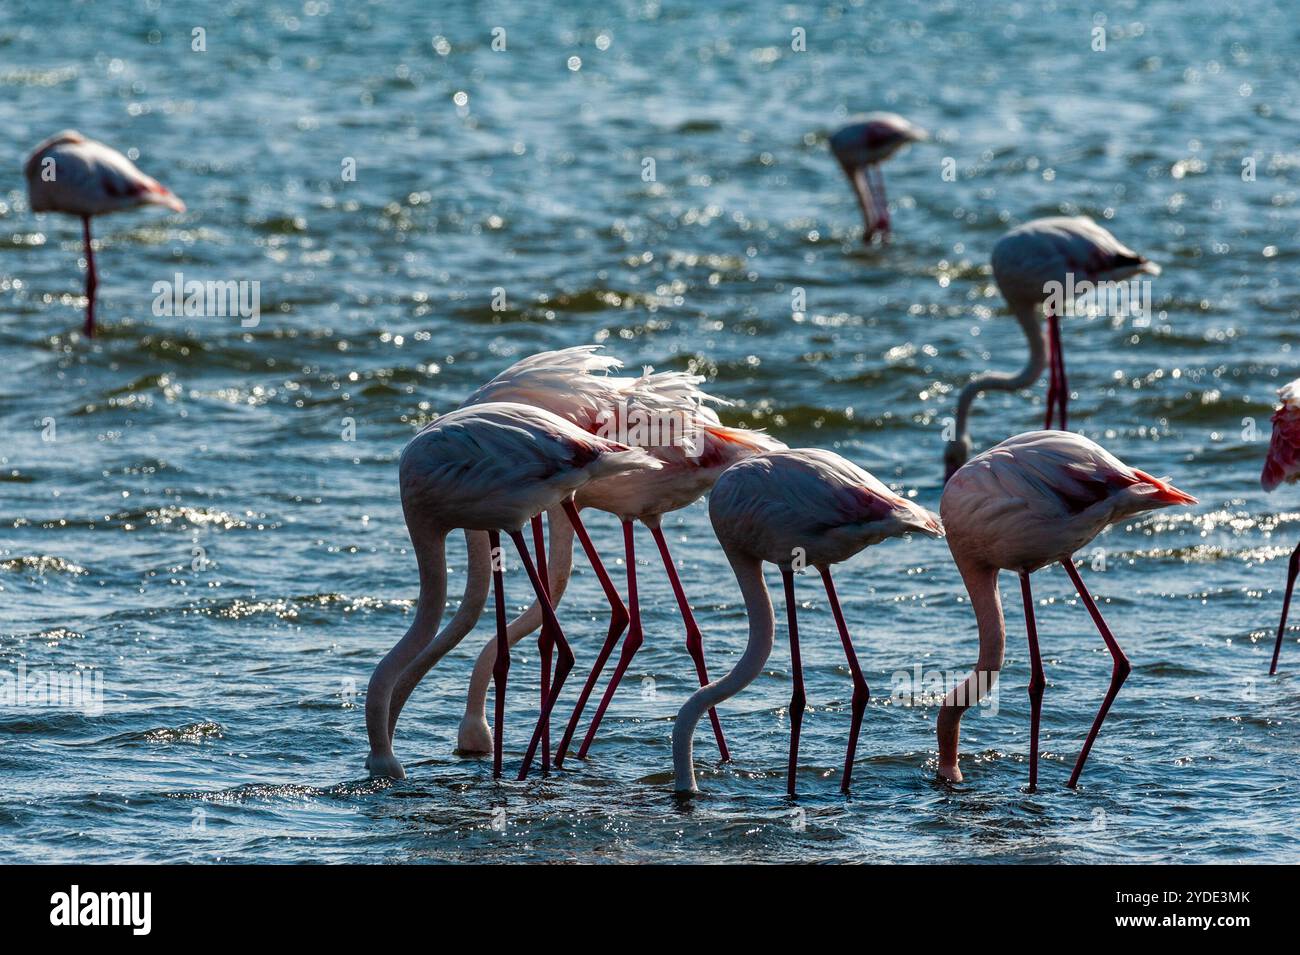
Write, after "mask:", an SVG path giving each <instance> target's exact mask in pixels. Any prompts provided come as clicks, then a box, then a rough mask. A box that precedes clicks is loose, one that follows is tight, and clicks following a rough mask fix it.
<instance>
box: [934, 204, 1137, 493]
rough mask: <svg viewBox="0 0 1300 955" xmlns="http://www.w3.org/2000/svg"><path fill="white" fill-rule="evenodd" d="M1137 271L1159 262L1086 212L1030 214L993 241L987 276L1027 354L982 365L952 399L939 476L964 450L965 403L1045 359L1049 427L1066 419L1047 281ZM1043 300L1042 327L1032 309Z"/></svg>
mask: <svg viewBox="0 0 1300 955" xmlns="http://www.w3.org/2000/svg"><path fill="white" fill-rule="evenodd" d="M1140 273H1146V274H1148V275H1159V274H1160V266H1158V265H1156V264H1155V263H1154V262H1152V261H1150V260H1149V259H1147V258H1145V257H1144V256H1141V255H1138V254H1137V253H1136V252H1134V251H1133V250H1132V249H1130V248H1129V247H1128V246H1126V245H1124V244H1123V243H1121V242H1120V241H1119V240H1118V239H1116V238H1115V237H1114V236H1113V235H1111V234H1110V233H1109V232H1107V231H1106V230H1105V229H1103V228H1102V227H1101V226H1099V225H1097V223H1095V222H1093V221H1092V219H1090V218H1088V217H1087V216H1074V217H1066V216H1057V217H1052V218H1047V219H1034V220H1032V221H1030V222H1026V223H1025V224H1024V225H1021V226H1017V227H1016V228H1014V229H1012V230H1011V231H1010V232H1008V233H1006V234H1005V235H1004V236H1002V238H1000V239H998V241H997V244H996V245H994V246H993V279H994V281H995V282H996V283H997V286H998V289H999V291H1001V292H1002V297H1003V298H1005V299H1006V300H1007V305H1008V306H1009V307H1010V308H1011V312H1012V314H1013V315H1014V316H1015V318H1016V321H1018V322H1019V323H1020V327H1021V329H1022V330H1023V331H1024V333H1025V340H1026V341H1027V342H1028V343H1029V361H1028V362H1027V363H1026V365H1025V367H1024V368H1023V369H1021V370H1020V371H1019V372H1017V373H1016V374H1007V373H1005V372H989V373H986V374H984V375H980V376H979V377H977V378H975V379H974V380H972V381H971V382H969V383H968V384H967V385H966V386H965V387H964V388H962V390H961V394H960V396H959V398H958V399H957V422H956V436H955V438H954V439H953V440H952V441H950V442H949V443H948V445H947V447H946V448H945V449H944V478H945V480H946V479H947V478H948V477H949V476H951V475H952V473H953V472H954V471H956V470H957V469H958V468H959V467H961V466H962V465H963V464H964V463H965V462H966V459H967V458H969V457H970V455H971V439H970V435H969V433H968V427H969V418H970V407H971V403H972V402H973V401H974V400H975V397H976V396H977V395H979V394H981V393H983V392H985V391H1018V390H1019V389H1021V388H1028V387H1029V386H1030V385H1032V384H1033V383H1034V382H1036V381H1037V380H1038V376H1039V375H1041V374H1042V373H1043V366H1044V365H1045V364H1047V365H1049V383H1048V388H1047V419H1046V421H1045V422H1044V424H1043V427H1044V428H1051V427H1052V420H1053V417H1054V416H1055V415H1054V412H1055V411H1056V410H1057V409H1059V413H1060V414H1059V416H1060V427H1061V430H1063V431H1064V430H1065V429H1066V428H1067V427H1068V422H1067V417H1066V406H1067V404H1068V403H1069V398H1070V386H1069V382H1068V380H1067V379H1066V376H1065V352H1064V349H1063V348H1062V345H1061V331H1060V326H1059V316H1058V315H1057V314H1056V313H1055V311H1053V310H1052V309H1050V308H1049V307H1048V306H1047V303H1046V300H1047V299H1048V298H1049V292H1048V288H1049V287H1050V286H1051V285H1052V284H1053V283H1058V284H1059V285H1060V286H1061V287H1067V286H1070V287H1072V283H1075V282H1084V281H1087V282H1092V283H1097V282H1119V281H1123V280H1124V279H1128V278H1131V277H1133V276H1134V275H1138V274H1140ZM1040 304H1042V305H1043V306H1044V311H1045V312H1046V314H1047V331H1046V333H1044V331H1043V326H1042V324H1041V323H1040V322H1039V321H1038V317H1037V315H1036V314H1035V310H1036V309H1037V307H1038V306H1039V305H1040Z"/></svg>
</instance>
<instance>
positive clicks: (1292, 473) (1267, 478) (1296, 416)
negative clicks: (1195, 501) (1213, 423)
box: [1259, 378, 1300, 676]
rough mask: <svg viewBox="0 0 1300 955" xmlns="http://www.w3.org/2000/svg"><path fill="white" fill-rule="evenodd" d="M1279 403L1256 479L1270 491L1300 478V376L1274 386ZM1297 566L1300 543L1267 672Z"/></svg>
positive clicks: (1271, 671) (1299, 566)
mask: <svg viewBox="0 0 1300 955" xmlns="http://www.w3.org/2000/svg"><path fill="white" fill-rule="evenodd" d="M1277 396H1278V397H1279V398H1280V399H1281V400H1282V407H1280V408H1278V409H1277V411H1275V412H1274V413H1273V439H1272V440H1271V441H1270V442H1269V445H1268V458H1267V459H1266V460H1265V461H1264V473H1263V474H1262V475H1260V478H1259V483H1260V484H1262V485H1263V486H1264V490H1266V491H1272V490H1273V489H1274V488H1275V487H1277V486H1278V485H1279V484H1281V483H1282V482H1283V481H1286V482H1288V483H1290V482H1293V481H1295V480H1296V479H1297V478H1300V378H1297V379H1296V380H1295V381H1293V382H1291V383H1290V384H1288V385H1283V386H1282V387H1281V388H1279V389H1278V390H1277ZM1298 570H1300V544H1297V545H1296V548H1295V550H1293V551H1292V552H1291V562H1290V565H1289V566H1288V567H1287V572H1286V596H1285V597H1283V598H1282V620H1281V622H1280V623H1279V624H1278V625H1277V643H1276V644H1274V646H1273V662H1272V663H1271V664H1270V665H1269V668H1268V675H1269V676H1273V674H1275V673H1277V660H1278V657H1279V656H1280V655H1281V653H1282V636H1283V634H1285V633H1286V615H1287V611H1288V610H1290V609H1291V591H1292V590H1293V589H1294V588H1295V578H1296V571H1298Z"/></svg>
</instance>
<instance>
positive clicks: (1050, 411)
mask: <svg viewBox="0 0 1300 955" xmlns="http://www.w3.org/2000/svg"><path fill="white" fill-rule="evenodd" d="M1059 396H1060V385H1059V384H1058V383H1057V377H1056V338H1055V336H1054V335H1052V314H1051V313H1050V312H1049V313H1048V315H1047V413H1046V416H1045V417H1044V418H1043V430H1044V431H1051V430H1052V419H1053V418H1054V417H1056V405H1057V399H1058V397H1059Z"/></svg>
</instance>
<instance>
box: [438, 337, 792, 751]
mask: <svg viewBox="0 0 1300 955" xmlns="http://www.w3.org/2000/svg"><path fill="white" fill-rule="evenodd" d="M595 350H596V349H595V346H578V347H577V348H569V349H563V350H561V351H558V352H547V353H543V354H540V355H535V356H532V357H531V358H528V359H525V360H524V361H522V362H519V363H518V364H516V365H514V366H512V367H511V368H508V369H506V371H504V372H502V373H501V374H500V375H499V376H497V378H495V379H493V381H491V382H489V383H488V384H487V385H484V386H483V388H481V389H480V390H479V392H477V393H476V394H475V395H474V396H471V398H470V399H469V402H473V401H475V400H478V399H479V398H481V397H484V396H486V397H489V398H492V399H494V400H495V399H499V398H501V397H503V396H506V397H508V398H509V400H512V401H521V402H528V403H533V404H536V405H538V406H540V407H544V408H546V409H547V410H550V411H553V412H555V413H556V414H559V415H561V417H567V418H569V419H570V420H573V421H574V422H575V423H576V424H578V425H579V426H580V427H584V428H589V429H591V430H594V431H595V432H597V433H600V434H613V435H617V436H618V437H619V439H620V440H624V441H626V443H629V444H631V445H633V446H638V447H644V448H645V450H647V451H648V452H649V453H650V454H651V455H652V456H653V457H654V458H655V459H656V460H658V461H659V462H660V463H661V464H662V465H663V467H662V468H661V469H660V470H659V471H655V472H654V477H653V479H652V478H651V477H650V474H649V473H648V472H643V473H645V476H644V477H643V478H641V479H634V475H635V473H637V472H631V473H628V474H624V475H619V476H618V477H617V478H610V479H608V480H602V481H593V482H592V483H590V484H587V485H585V486H584V487H583V488H582V489H581V491H580V493H578V494H577V495H576V496H575V500H574V502H572V503H570V504H566V506H565V510H566V514H565V515H563V516H560V515H556V514H554V513H552V514H551V515H550V516H549V518H548V519H549V520H550V522H551V527H552V536H551V548H552V559H551V569H552V570H553V571H554V579H553V580H552V581H551V584H552V595H553V597H555V599H558V594H560V593H562V592H563V589H564V587H565V585H566V584H567V580H568V573H569V567H570V560H571V555H572V544H571V538H570V536H569V535H571V534H572V533H573V530H572V529H571V525H573V526H576V527H577V530H578V533H579V535H580V539H582V536H583V534H584V533H585V532H584V531H583V530H582V529H581V525H580V523H576V518H577V511H578V510H579V509H581V508H586V507H592V508H595V509H597V510H603V511H607V512H609V513H611V514H614V515H615V516H617V517H618V518H619V520H620V521H621V523H622V527H623V543H624V557H625V563H626V570H627V586H628V603H627V606H626V607H625V606H624V605H623V602H622V600H621V599H620V598H619V596H618V593H617V591H616V590H615V589H614V588H613V586H612V584H610V583H609V580H608V578H607V577H605V578H603V579H602V580H601V583H602V587H603V588H604V589H605V593H606V596H607V598H608V599H609V601H610V605H611V608H612V610H613V616H612V618H611V621H610V627H609V630H608V632H607V633H606V637H605V641H604V643H603V644H602V646H601V649H600V652H599V654H598V655H597V657H596V662H595V665H594V666H593V667H592V670H591V673H590V674H589V675H588V677H587V680H586V682H585V683H584V685H583V688H582V691H581V693H580V694H579V697H578V702H577V705H576V706H575V707H574V711H573V714H572V715H571V716H570V718H569V722H568V724H567V726H566V727H565V731H564V736H563V737H562V739H561V741H560V745H559V747H558V748H557V750H556V757H555V765H556V766H561V765H563V761H564V757H565V755H566V753H567V752H568V748H569V745H570V744H571V743H572V740H573V736H574V733H575V732H576V729H577V726H578V723H579V721H580V719H581V716H582V713H583V710H584V708H585V707H586V704H587V702H588V700H589V699H590V697H591V694H592V692H593V691H594V689H595V685H596V683H597V682H598V681H599V678H600V675H601V673H602V672H603V671H604V668H605V665H606V664H607V662H608V660H609V657H610V656H611V654H612V652H613V649H614V646H615V645H616V643H617V642H618V638H619V636H620V635H621V634H622V633H623V630H624V629H625V628H626V629H627V637H626V639H625V640H624V642H623V648H622V650H621V651H620V655H619V660H618V663H617V664H616V666H615V670H614V674H613V676H612V677H611V678H610V681H609V684H608V685H607V686H606V688H605V692H604V694H603V695H602V697H601V700H600V703H599V705H598V707H597V710H596V714H595V715H594V717H593V718H592V722H591V725H590V726H589V727H588V729H587V732H586V734H585V736H584V737H583V741H582V744H581V746H580V748H579V751H578V756H579V757H580V758H583V757H585V756H586V754H587V751H588V749H589V748H590V746H591V743H592V740H593V739H594V738H595V734H596V731H597V729H598V727H599V725H600V721H601V719H602V717H603V716H604V713H605V711H606V709H607V707H608V706H609V703H610V701H611V700H612V699H613V696H614V693H615V691H616V690H617V688H618V686H619V684H620V682H621V680H622V678H623V676H624V675H625V673H626V672H627V669H628V667H629V665H630V664H631V662H632V658H633V657H634V656H635V654H636V652H637V650H638V649H639V648H640V647H641V646H642V644H643V642H644V631H643V629H642V625H641V612H640V601H639V599H638V591H637V579H636V551H635V545H634V542H633V529H634V525H635V522H636V521H640V522H641V523H643V524H645V525H646V527H648V528H649V529H650V532H651V535H652V536H653V538H654V540H655V544H656V546H657V548H658V550H659V555H660V559H661V560H662V561H663V565H664V570H665V572H666V573H667V575H668V580H669V583H670V585H671V586H672V588H673V594H674V597H675V598H676V601H677V607H678V611H679V612H680V613H681V615H682V619H683V622H684V624H685V628H686V647H687V651H688V653H689V654H690V656H691V659H692V661H693V662H694V664H695V670H696V676H697V678H698V679H699V681H700V684H701V685H704V684H706V683H707V682H708V670H707V667H706V665H705V661H704V646H703V640H702V638H701V635H700V630H699V627H698V626H697V625H696V623H695V619H694V615H693V614H692V612H691V608H690V603H689V602H688V601H687V599H686V594H685V591H684V589H683V587H682V584H681V579H680V577H679V576H678V573H677V568H676V565H675V564H674V562H673V558H672V555H671V552H670V551H669V548H668V541H667V539H666V537H665V536H664V533H663V530H662V528H661V526H660V521H661V518H662V516H663V514H665V513H668V512H670V511H673V510H678V509H680V508H683V507H686V506H687V505H689V504H691V503H693V502H695V501H696V500H698V499H699V498H700V497H701V496H702V495H704V494H705V493H707V491H708V490H709V488H710V487H712V486H713V482H714V481H715V480H716V479H717V477H718V475H719V474H721V473H722V472H723V471H724V470H726V468H727V467H728V466H730V465H731V464H732V463H734V462H735V461H738V460H740V459H741V458H743V457H746V456H749V455H752V454H756V453H759V452H760V451H766V450H772V449H775V448H779V447H783V445H781V443H780V442H778V441H776V440H774V439H772V438H770V437H768V436H767V435H765V434H763V433H761V432H756V431H749V430H745V429H742V428H729V427H726V426H724V425H722V424H721V422H720V421H719V419H718V417H717V415H716V413H714V412H713V411H712V410H711V409H710V408H708V407H707V405H706V404H705V402H707V401H716V400H717V399H714V398H712V397H711V396H710V395H707V394H706V393H704V392H703V391H702V390H701V389H700V387H699V385H700V384H701V383H702V382H703V378H701V377H699V376H697V375H690V374H685V373H682V372H659V373H647V374H644V375H642V376H641V377H640V378H621V377H614V376H610V375H605V374H596V372H606V371H608V370H610V369H613V368H617V367H620V365H621V363H620V362H618V361H617V359H613V358H608V357H604V356H599V355H596V354H595ZM557 517H558V518H560V519H558V520H557ZM564 517H567V518H568V519H567V520H565V519H563V518H564ZM584 546H587V547H589V546H590V543H589V541H585V542H584ZM591 553H594V550H591V551H589V555H590V554H591ZM599 574H600V571H598V576H599ZM525 618H528V621H527V624H526V625H521V626H520V627H518V628H516V629H512V630H511V634H510V636H511V639H513V640H516V641H517V640H519V639H522V638H523V637H524V636H525V635H526V634H527V633H529V632H531V630H532V629H534V628H536V626H537V625H538V623H539V622H540V621H538V620H537V619H535V618H531V617H530V615H529V614H525V616H524V617H522V618H520V620H521V621H524V620H525ZM544 640H545V635H543V641H544ZM495 654H496V645H495V643H489V644H488V645H487V646H485V647H484V649H483V651H482V653H481V654H480V655H479V659H478V662H477V663H476V664H475V667H474V673H473V675H472V676H471V678H470V688H469V694H468V697H467V700H466V707H465V716H464V719H463V720H462V721H461V729H460V733H459V741H458V748H459V749H460V750H461V751H462V752H486V751H487V750H488V748H490V747H491V745H492V733H491V729H490V727H489V726H488V722H487V715H486V703H487V689H488V678H489V677H490V675H491V673H492V666H493V660H494V658H495ZM543 665H544V666H545V660H543ZM710 719H711V722H712V724H713V730H714V737H715V739H716V740H717V743H718V750H719V753H720V754H721V757H722V759H723V760H724V761H725V760H726V759H728V758H730V754H729V752H728V750H727V745H726V739H725V737H724V736H723V733H722V726H721V723H720V722H719V721H718V718H717V714H716V713H710ZM527 768H528V767H527V765H525V767H524V772H526V771H527ZM521 775H522V774H521Z"/></svg>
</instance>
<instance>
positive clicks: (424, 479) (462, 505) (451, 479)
mask: <svg viewBox="0 0 1300 955" xmlns="http://www.w3.org/2000/svg"><path fill="white" fill-rule="evenodd" d="M658 467H660V465H659V463H658V462H657V461H655V460H654V459H653V458H651V457H650V456H649V455H647V454H646V453H645V452H644V451H641V450H638V449H635V448H629V447H627V446H626V445H622V444H619V443H617V442H614V441H608V440H606V439H604V438H600V437H598V436H596V435H593V434H589V433H587V432H585V431H582V430H581V429H579V428H577V427H576V426H574V425H573V424H572V423H571V422H569V421H566V420H564V419H563V418H560V417H558V416H557V415H553V414H551V413H550V412H548V411H544V410H543V409H541V408H534V407H530V406H527V405H520V404H510V403H506V402H492V403H487V404H482V405H476V406H474V407H469V408H460V409H457V410H456V411H453V412H451V413H449V414H446V415H443V416H442V417H440V418H439V419H437V420H436V421H435V422H433V423H432V424H430V425H429V426H428V427H426V428H425V429H424V430H423V431H421V432H420V433H419V434H418V435H416V436H415V437H414V438H413V439H411V442H410V443H409V444H408V445H407V446H406V448H405V450H404V451H403V452H402V457H401V462H400V465H399V468H398V470H399V475H400V482H401V490H402V510H403V512H404V514H405V517H406V526H407V530H408V532H409V533H410V535H411V543H412V545H413V547H414V549H415V553H416V562H417V564H418V566H419V571H420V599H419V603H418V605H417V607H416V614H415V620H414V621H413V622H412V624H411V626H410V628H409V629H408V630H407V632H406V635H405V636H403V637H402V639H401V640H400V641H398V643H397V645H396V646H394V647H393V649H392V650H390V651H389V652H388V654H387V655H386V656H385V657H384V659H383V660H382V661H381V662H380V664H379V666H378V667H376V668H375V672H374V674H373V675H372V676H371V678H370V686H369V689H368V691H367V693H366V732H367V734H368V736H369V738H370V755H369V757H368V758H367V759H366V767H367V768H368V769H369V770H370V774H371V775H372V776H389V777H393V778H397V779H400V778H402V777H403V776H404V775H405V772H404V771H403V769H402V765H401V763H400V762H398V760H397V758H396V757H395V756H394V755H393V748H392V734H391V732H390V729H389V724H390V713H391V707H392V694H393V689H394V686H395V685H396V684H397V682H398V681H399V679H400V678H401V675H402V673H403V671H404V670H405V669H406V668H407V667H408V666H409V665H410V664H411V663H412V662H413V661H414V660H415V658H416V657H417V656H419V655H420V653H421V652H422V651H424V650H425V649H426V648H427V646H428V645H429V643H430V642H431V641H433V640H434V639H435V631H436V630H437V627H438V622H439V620H440V619H441V616H442V607H443V602H444V600H445V599H446V593H447V574H446V549H445V546H446V539H447V533H448V532H449V531H450V530H453V529H455V528H465V529H471V530H478V531H486V532H487V536H488V542H489V545H490V547H491V553H492V564H493V569H492V578H493V588H494V591H495V594H496V622H497V645H498V652H497V659H496V667H495V671H494V674H493V675H494V677H495V680H496V721H497V726H496V748H495V750H494V753H493V774H494V775H495V776H500V775H501V749H502V746H501V741H502V728H503V727H502V724H503V722H504V717H505V689H506V675H507V673H508V671H509V669H510V648H509V644H508V643H507V642H506V611H505V593H504V579H503V575H502V568H501V560H500V557H499V555H500V535H501V532H502V531H505V532H506V533H507V534H509V535H510V538H511V539H512V540H513V541H514V544H515V548H516V549H517V550H518V551H519V558H520V561H521V562H522V563H523V565H524V570H525V571H526V572H527V574H528V578H529V580H530V581H531V583H532V585H533V591H534V593H535V594H536V596H537V600H538V602H539V603H540V604H541V611H542V614H543V616H544V618H545V619H546V621H547V623H548V625H549V626H550V628H551V632H552V634H553V635H554V638H555V643H556V646H557V648H558V652H559V659H558V661H557V664H556V673H555V682H554V685H553V686H552V687H551V693H550V696H549V697H548V699H547V701H546V704H545V705H544V706H543V709H542V715H541V718H540V719H539V721H538V726H537V729H536V730H535V731H534V733H533V740H532V743H531V744H530V752H531V751H532V750H533V749H534V748H535V747H536V744H537V740H538V738H539V737H540V735H541V731H542V725H543V723H544V721H545V720H546V719H547V717H548V716H549V714H550V711H551V709H552V708H553V707H554V705H555V699H556V697H558V696H559V692H560V688H561V686H563V683H564V678H565V676H566V675H567V674H568V671H569V670H570V669H571V668H572V666H573V654H572V652H571V651H570V650H569V647H568V643H567V641H566V640H565V638H564V632H563V630H561V628H560V624H559V621H557V620H556V619H555V613H554V610H553V608H552V606H551V603H550V601H549V599H548V598H547V596H546V589H545V586H544V585H543V582H542V580H541V578H540V576H539V575H538V572H537V569H536V568H535V567H534V565H533V562H532V560H531V558H530V557H529V554H528V547H527V544H526V542H525V541H524V536H523V533H522V530H521V528H522V527H523V525H524V524H526V523H527V522H528V521H529V520H530V519H531V518H532V517H533V516H534V515H535V514H539V513H541V512H542V511H544V510H546V509H548V508H551V507H554V506H555V505H557V504H559V503H561V502H563V501H566V500H568V499H569V498H571V497H572V495H573V492H574V491H576V490H577V489H578V488H580V487H581V486H582V485H583V484H585V483H586V482H587V481H590V480H593V479H596V478H601V477H611V476H613V475H616V474H621V473H623V472H625V471H634V470H641V469H655V468H658ZM446 649H450V647H448V648H446ZM444 652H445V650H444Z"/></svg>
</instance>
